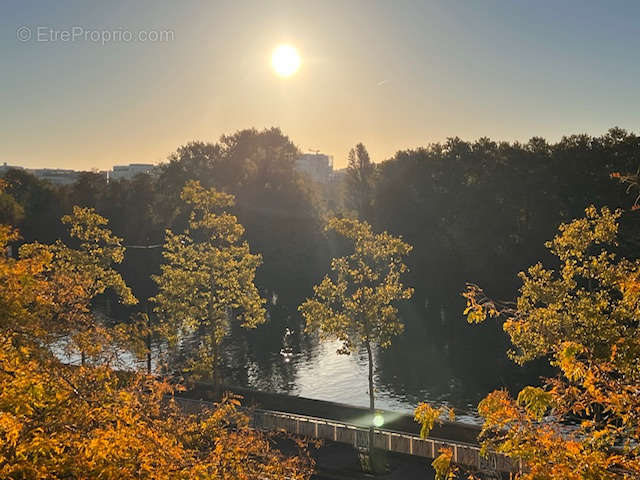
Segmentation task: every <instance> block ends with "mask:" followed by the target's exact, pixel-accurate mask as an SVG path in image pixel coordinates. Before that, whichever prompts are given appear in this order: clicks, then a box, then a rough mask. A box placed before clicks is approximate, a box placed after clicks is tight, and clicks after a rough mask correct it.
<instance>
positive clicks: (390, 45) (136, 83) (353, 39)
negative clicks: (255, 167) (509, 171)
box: [0, 0, 640, 169]
mask: <svg viewBox="0 0 640 480" xmlns="http://www.w3.org/2000/svg"><path fill="white" fill-rule="evenodd" d="M26 29H28V30H26ZM74 29H75V30H74ZM65 31H67V32H68V34H71V33H73V34H74V35H76V38H75V39H72V40H69V39H67V40H63V39H61V38H56V35H57V36H58V37H60V36H63V35H64V33H63V32H65ZM105 31H106V32H108V33H109V32H111V35H113V36H116V35H118V33H117V32H124V31H126V32H129V33H128V34H122V33H120V35H121V37H122V40H120V41H116V40H109V39H108V38H106V37H105V35H107V34H108V33H107V34H104V33H102V32H105ZM50 32H52V33H50ZM93 32H98V33H93ZM114 32H115V33H114ZM154 32H155V33H154ZM162 32H170V35H169V34H166V37H165V39H164V40H158V41H149V40H147V41H141V40H140V39H138V35H145V34H146V35H148V36H153V35H163V33H162ZM29 34H30V35H31V36H30V38H29ZM129 34H130V35H131V36H132V37H134V39H133V40H131V41H126V40H127V38H129V37H128V35H129ZM21 35H22V37H21V38H18V37H20V36H21ZM96 35H99V36H100V40H99V41H95V38H96ZM92 38H93V40H92ZM103 38H106V41H105V42H103V41H102V39H103ZM25 39H26V41H24V40H25ZM281 43H288V44H291V45H293V46H295V47H296V48H297V49H298V51H299V52H300V55H301V57H302V65H301V67H300V70H299V71H298V73H297V74H295V75H293V76H291V77H289V78H280V77H278V76H276V75H275V74H274V72H273V70H272V68H271V66H270V57H271V52H272V50H273V49H274V48H275V47H276V46H277V45H279V44H281ZM639 43H640V2H638V1H627V2H623V1H594V2H590V1H580V2H576V1H568V0H563V1H555V0H554V1H536V2H534V1H526V2H525V1H513V0H510V1H490V0H482V1H481V0H478V1H471V0H467V1H451V0H443V1H415V2H413V1H397V0H396V1H373V0H367V1H356V0H349V1H346V0H340V1H332V0H323V1H313V2H312V1H300V0H296V1H240V0H234V1H228V2H227V1H216V2H213V1H200V2H196V1H185V0H181V1H160V0H149V1H113V0H111V1H100V2H98V1H96V2H88V1H86V0H83V1H77V2H72V1H63V0H56V1H47V2H45V1H26V0H15V1H14V0H9V1H7V0H2V1H0V163H1V162H7V163H9V164H17V165H23V166H27V167H45V166H46V167H57V168H76V169H84V168H87V169H88V168H100V169H104V168H109V167H110V166H111V165H113V164H122V163H131V162H144V163H147V162H148V163H157V162H160V161H162V160H164V159H165V158H166V156H167V155H168V154H169V153H171V152H172V151H174V150H175V149H176V148H177V147H178V146H179V145H181V144H184V143H186V142H188V141H190V140H210V141H215V140H216V139H217V138H218V137H219V136H220V135H221V134H223V133H232V132H234V131H236V130H238V129H241V128H246V127H256V128H264V127H270V126H279V127H280V128H282V130H283V131H284V132H285V133H286V134H288V135H289V136H290V137H291V138H292V140H293V141H294V142H295V143H296V144H297V145H298V146H299V147H300V148H301V149H303V150H307V149H319V150H321V151H323V152H325V153H328V154H331V155H334V157H335V162H336V165H337V166H343V165H344V164H345V163H346V155H347V152H348V150H349V148H350V147H352V146H353V145H354V144H355V143H357V142H360V141H362V142H364V143H365V145H367V147H368V148H369V151H370V153H371V155H372V157H373V159H374V160H375V161H380V160H383V159H385V158H388V157H389V156H391V155H393V153H394V152H395V151H396V150H398V149H404V148H409V147H415V146H418V145H425V144H427V143H429V142H433V141H441V140H444V139H445V138H446V137H449V136H459V137H462V138H464V139H469V140H473V139H476V138H478V137H481V136H489V137H491V138H493V139H500V140H522V141H526V140H527V139H529V138H530V137H532V136H543V137H546V138H548V139H550V140H557V139H558V138H560V137H561V136H562V135H565V134H570V133H585V132H586V133H591V134H601V133H603V132H604V131H606V130H607V129H608V128H609V127H612V126H614V125H617V126H621V127H623V128H627V129H629V130H634V131H635V130H637V128H638V125H639V123H640V91H639V90H638V85H639V82H640V48H639V47H640V45H639Z"/></svg>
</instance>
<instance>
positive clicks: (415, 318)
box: [225, 299, 549, 421]
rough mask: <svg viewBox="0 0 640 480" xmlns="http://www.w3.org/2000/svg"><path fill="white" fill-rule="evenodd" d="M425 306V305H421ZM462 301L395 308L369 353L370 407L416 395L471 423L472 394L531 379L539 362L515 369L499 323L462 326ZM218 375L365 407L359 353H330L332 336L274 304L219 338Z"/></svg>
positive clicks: (413, 399) (409, 406) (410, 402)
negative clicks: (393, 320)
mask: <svg viewBox="0 0 640 480" xmlns="http://www.w3.org/2000/svg"><path fill="white" fill-rule="evenodd" d="M425 307H426V308H425ZM461 311H462V305H461V303H460V301H459V300H457V299H453V300H451V301H450V302H449V303H447V304H443V303H439V304H434V302H433V301H432V302H419V303H418V302H415V303H412V304H410V305H408V307H407V308H405V309H404V310H403V312H402V316H403V320H404V322H405V327H406V328H405V332H404V333H403V334H402V335H400V336H399V337H397V338H396V339H395V340H394V343H393V344H392V346H391V347H390V348H389V349H387V350H379V351H377V352H376V355H375V364H376V368H375V377H376V388H377V391H376V405H377V406H379V407H380V408H384V409H391V410H399V411H408V412H410V411H412V410H413V408H414V407H415V406H416V405H417V403H418V402H420V401H429V402H432V403H435V404H437V405H440V404H446V405H449V406H452V407H454V408H455V409H456V410H457V411H458V412H459V418H461V419H462V420H466V421H477V415H476V414H475V408H476V405H477V403H478V401H479V400H480V399H482V398H483V397H484V396H485V395H486V394H487V393H489V392H490V391H492V390H494V389H496V388H507V389H508V390H510V391H512V392H514V391H516V390H517V389H519V388H521V387H522V386H524V385H526V384H537V383H539V380H538V379H539V377H540V376H541V375H544V374H548V373H549V372H548V371H547V370H545V369H544V368H543V367H542V366H541V365H539V364H538V365H535V364H533V365H529V366H527V367H525V368H522V367H518V366H517V365H515V364H514V363H513V362H511V361H510V360H509V359H508V358H507V356H506V351H507V341H506V338H505V337H504V334H503V333H502V332H501V329H500V327H499V325H497V324H495V323H488V324H487V325H481V326H470V325H467V323H466V321H465V320H464V319H463V318H462V316H461V315H460V312H461ZM225 347H226V348H225V350H226V352H227V357H226V362H225V363H226V373H225V377H226V378H227V379H228V381H230V382H231V383H233V384H236V385H240V386H249V387H254V388H258V389H261V390H267V391H275V392H281V393H290V394H295V395H301V396H304V397H310V398H316V399H321V400H330V401H336V402H342V403H348V404H352V405H358V406H365V407H366V406H368V393H367V388H368V387H367V363H366V355H365V354H364V352H361V353H359V354H354V355H349V356H345V355H338V354H336V350H337V348H338V347H339V344H338V342H325V343H320V342H318V340H317V339H316V338H314V337H311V336H309V335H305V334H304V333H302V326H301V324H300V319H299V317H298V316H297V313H295V312H294V311H293V312H292V311H287V309H286V308H285V307H282V306H280V307H278V309H276V310H275V311H272V312H271V320H270V321H269V322H268V324H266V325H264V326H262V327H260V328H258V329H256V330H255V331H250V332H247V331H243V330H241V329H239V328H234V329H233V331H232V332H231V334H230V336H229V338H228V339H227V341H226V345H225Z"/></svg>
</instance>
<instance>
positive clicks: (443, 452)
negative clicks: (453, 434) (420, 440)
mask: <svg viewBox="0 0 640 480" xmlns="http://www.w3.org/2000/svg"><path fill="white" fill-rule="evenodd" d="M439 453H440V455H438V457H437V458H436V459H435V460H434V461H433V462H432V463H431V466H432V467H433V469H434V470H435V472H436V480H455V478H456V477H457V469H456V468H455V467H454V466H453V465H452V464H451V460H452V458H453V451H452V450H451V449H450V448H443V449H440V452H439Z"/></svg>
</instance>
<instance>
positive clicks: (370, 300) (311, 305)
mask: <svg viewBox="0 0 640 480" xmlns="http://www.w3.org/2000/svg"><path fill="white" fill-rule="evenodd" d="M327 230H333V231H335V232H337V233H338V234H340V235H342V236H343V237H345V238H346V239H348V240H349V241H350V242H351V243H352V244H353V253H352V254H351V255H348V256H344V257H340V258H334V259H333V261H332V262H331V270H332V272H333V275H332V277H333V278H331V277H330V276H329V275H327V276H325V277H324V279H323V280H322V282H321V283H320V284H318V285H316V286H315V287H314V289H313V291H314V296H313V298H311V299H307V300H306V301H305V302H304V303H303V304H302V305H300V307H299V310H300V312H302V316H303V317H304V319H305V321H306V324H307V331H309V332H318V333H319V334H320V337H321V338H337V339H338V340H339V341H341V342H342V347H341V348H340V350H338V353H341V354H349V353H350V352H353V351H357V350H358V349H359V348H364V349H366V351H367V358H368V363H369V407H370V408H371V410H372V411H373V410H374V408H375V400H374V382H373V368H374V365H373V353H372V349H373V347H374V346H375V345H378V346H380V347H382V348H385V347H388V346H389V345H390V344H391V340H392V338H393V337H394V336H396V335H398V334H399V333H401V332H402V330H403V324H402V322H401V321H400V319H399V318H398V309H397V307H396V303H397V302H398V301H399V300H406V299H409V298H411V295H412V294H413V289H411V288H406V287H405V286H404V285H403V284H402V281H401V276H402V274H403V273H404V272H406V270H407V267H406V265H405V264H404V257H406V256H407V255H408V254H409V252H410V251H411V246H410V245H408V244H406V243H404V242H403V241H402V240H401V239H400V238H396V237H394V236H392V235H390V234H389V233H387V232H383V233H379V234H375V233H373V231H372V229H371V226H370V225H369V224H368V223H366V222H360V221H358V220H350V219H338V218H333V219H331V220H329V223H328V225H327Z"/></svg>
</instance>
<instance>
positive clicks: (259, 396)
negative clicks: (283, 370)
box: [182, 383, 480, 444]
mask: <svg viewBox="0 0 640 480" xmlns="http://www.w3.org/2000/svg"><path fill="white" fill-rule="evenodd" d="M225 391H231V392H233V393H234V394H237V395H240V396H242V397H243V401H242V404H243V406H245V407H252V406H255V407H257V408H261V409H264V410H274V411H280V412H288V413H295V414H297V415H306V416H310V417H316V418H323V419H327V420H334V421H337V422H344V423H348V424H351V425H355V426H359V427H364V428H368V427H370V426H371V413H370V412H369V410H368V409H367V408H361V407H354V406H352V405H346V404H342V403H336V402H328V401H324V400H314V399H311V398H304V397H297V396H294V395H284V394H280V393H269V392H259V391H255V390H249V389H246V388H240V387H231V386H227V387H225ZM182 396H185V397H187V398H192V399H196V400H209V401H211V400H215V399H214V396H213V386H212V385H210V384H207V383H196V384H195V385H194V386H193V387H192V388H191V389H189V390H188V391H187V392H184V393H183V394H182ZM381 411H382V412H383V416H384V419H385V422H384V427H383V428H385V429H387V430H393V431H396V432H405V433H410V434H415V435H418V434H419V433H420V425H418V424H417V423H416V422H415V421H414V420H413V416H411V415H407V414H405V413H399V412H392V411H384V410H381ZM479 433H480V428H479V427H478V426H476V425H469V424H465V423H459V422H444V423H443V424H442V425H436V426H435V427H434V428H433V430H432V431H431V433H430V436H431V437H435V438H442V439H445V440H451V441H455V442H464V443H471V444H477V442H478V441H477V437H478V434H479Z"/></svg>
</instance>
